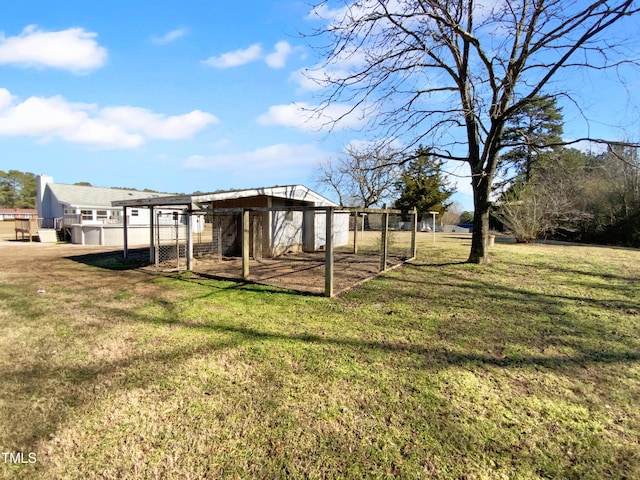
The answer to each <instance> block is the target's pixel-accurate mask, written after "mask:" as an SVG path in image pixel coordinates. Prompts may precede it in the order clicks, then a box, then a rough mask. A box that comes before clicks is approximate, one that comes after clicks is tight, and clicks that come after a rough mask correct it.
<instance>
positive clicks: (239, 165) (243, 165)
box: [184, 144, 327, 181]
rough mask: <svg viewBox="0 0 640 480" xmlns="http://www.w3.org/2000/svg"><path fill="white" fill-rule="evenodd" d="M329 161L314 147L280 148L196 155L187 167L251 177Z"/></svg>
mask: <svg viewBox="0 0 640 480" xmlns="http://www.w3.org/2000/svg"><path fill="white" fill-rule="evenodd" d="M326 157H327V153H326V152H323V151H322V150H320V149H318V148H317V147H316V146H315V145H313V144H305V145H287V144H276V145H270V146H268V147H262V148H258V149H256V150H252V151H248V152H238V153H225V154H218V155H212V156H204V155H192V156H191V157H189V158H187V160H186V161H185V162H184V167H186V168H192V169H203V170H213V169H223V170H228V171H235V172H237V171H242V172H245V174H247V175H251V174H254V175H260V177H256V181H260V180H261V178H262V176H263V175H265V174H273V175H279V174H280V172H282V171H283V170H291V169H294V170H304V169H307V168H310V167H313V165H316V164H317V163H318V162H319V161H320V160H322V159H324V158H326Z"/></svg>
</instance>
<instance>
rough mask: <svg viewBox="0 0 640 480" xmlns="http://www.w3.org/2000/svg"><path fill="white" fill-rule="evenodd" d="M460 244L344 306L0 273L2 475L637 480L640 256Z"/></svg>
mask: <svg viewBox="0 0 640 480" xmlns="http://www.w3.org/2000/svg"><path fill="white" fill-rule="evenodd" d="M459 237H460V236H458V237H457V236H455V235H451V236H448V237H447V236H441V237H440V238H439V241H438V244H437V245H435V246H433V245H431V244H430V243H429V241H426V243H425V244H423V245H420V251H419V256H418V258H417V260H416V261H415V262H414V263H413V264H411V265H407V266H406V267H404V268H401V269H398V270H395V271H392V272H389V273H388V274H387V275H386V276H384V277H381V278H378V279H375V280H372V281H370V282H368V283H366V284H364V285H362V286H360V287H358V288H356V289H354V290H352V291H350V292H349V293H347V294H344V295H343V296H341V297H339V298H334V299H327V298H322V297H315V296H302V295H298V294H293V293H290V292H287V291H284V290H279V289H275V288H270V287H263V286H256V285H238V284H235V283H232V282H221V281H212V280H206V279H201V278H197V277H192V276H190V275H189V274H184V275H176V276H154V275H149V274H147V273H143V272H139V271H136V270H114V269H112V268H101V266H100V265H101V264H100V262H94V263H93V264H88V263H87V262H85V263H81V262H76V261H72V260H69V259H58V260H57V261H56V262H53V264H52V265H53V266H52V268H54V273H53V274H52V275H51V278H50V279H49V280H48V282H49V283H47V288H46V290H47V293H46V294H44V295H38V294H36V293H35V289H36V288H39V285H36V284H35V282H34V280H33V279H30V278H29V275H26V276H25V275H24V274H20V272H7V271H5V270H3V271H0V329H1V330H0V331H1V332H2V334H1V335H0V377H1V382H0V383H1V385H2V390H1V391H0V448H1V449H2V451H3V452H5V451H6V452H25V458H26V453H27V452H34V453H36V454H37V462H36V463H34V464H29V463H26V464H19V465H15V464H8V463H2V457H0V477H2V478H19V479H33V478H47V479H49V478H51V479H59V478H60V479H66V478H78V479H85V478H108V479H111V478H113V479H115V478H127V479H155V478H158V479H196V478H198V479H200V478H238V479H246V478H442V479H445V478H452V479H453V478H478V479H482V478H488V479H493V478H517V479H527V478H563V479H564V478H575V479H589V478H592V479H604V478H612V479H619V478H640V446H639V444H640V409H639V408H638V407H639V405H640V251H634V250H625V249H613V248H604V247H584V246H555V245H554V246H551V245H515V244H511V243H500V242H499V243H498V244H497V245H496V246H495V248H494V250H493V263H492V264H491V265H488V266H478V265H468V264H464V263H461V262H462V261H463V260H464V259H466V256H467V255H468V249H469V243H470V241H469V239H468V238H464V237H462V238H459ZM425 238H427V237H425ZM428 239H429V240H430V239H431V237H428ZM89 263H90V262H89ZM106 263H107V264H108V263H109V262H106ZM104 266H108V265H106V264H104V265H102V267H104ZM44 278H45V277H38V281H44Z"/></svg>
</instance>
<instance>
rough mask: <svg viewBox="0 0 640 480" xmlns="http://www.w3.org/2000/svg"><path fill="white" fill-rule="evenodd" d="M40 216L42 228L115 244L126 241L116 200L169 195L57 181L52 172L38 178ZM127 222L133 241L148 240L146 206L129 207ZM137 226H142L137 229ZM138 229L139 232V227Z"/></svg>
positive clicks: (78, 240)
mask: <svg viewBox="0 0 640 480" xmlns="http://www.w3.org/2000/svg"><path fill="white" fill-rule="evenodd" d="M36 187H37V197H36V200H37V207H38V217H39V218H41V219H42V228H43V229H55V230H56V231H57V232H59V235H60V236H61V237H63V238H67V239H70V240H71V242H72V243H78V244H82V245H85V244H88V245H116V246H122V245H123V243H124V239H123V235H122V223H123V218H122V215H123V209H122V207H118V206H113V202H114V201H116V200H130V199H137V198H149V197H162V196H169V195H170V194H167V193H150V192H140V191H136V190H122V189H118V188H101V187H90V186H83V185H67V184H64V183H54V181H53V178H52V177H50V176H49V175H40V176H39V177H37V178H36ZM127 217H128V218H127V222H128V223H129V225H131V226H132V237H131V240H130V241H131V242H132V243H145V242H146V241H148V240H147V238H146V236H145V235H146V234H147V233H146V231H147V227H148V225H149V223H150V222H149V211H148V210H147V209H130V210H129V211H128V212H127ZM136 226H138V227H141V228H138V229H136ZM137 230H139V232H138V233H139V235H136V231H137Z"/></svg>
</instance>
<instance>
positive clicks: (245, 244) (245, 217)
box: [242, 210, 251, 280]
mask: <svg viewBox="0 0 640 480" xmlns="http://www.w3.org/2000/svg"><path fill="white" fill-rule="evenodd" d="M250 213H251V212H250V211H249V210H243V211H242V278H244V279H245V280H246V279H248V278H249V243H250V239H251V237H250V235H249V233H250V230H251V228H250V226H251V224H250V222H249V214H250Z"/></svg>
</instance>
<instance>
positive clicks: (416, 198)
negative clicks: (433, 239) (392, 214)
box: [394, 146, 453, 219]
mask: <svg viewBox="0 0 640 480" xmlns="http://www.w3.org/2000/svg"><path fill="white" fill-rule="evenodd" d="M396 186H397V188H398V190H399V191H400V198H398V200H396V202H395V204H394V208H397V209H400V210H402V211H403V212H409V211H410V210H412V209H413V208H416V209H417V211H418V218H419V219H422V217H423V216H427V215H428V214H429V212H430V211H437V212H439V213H443V212H444V211H445V210H446V209H447V207H448V206H449V204H448V203H446V202H447V200H448V199H449V197H450V196H451V195H452V194H453V190H450V189H449V188H447V184H446V181H445V180H444V179H443V177H442V164H441V163H440V162H438V161H436V160H434V159H433V158H432V156H431V155H430V153H429V151H428V150H426V149H425V148H423V147H422V146H420V147H419V148H418V150H417V151H416V155H415V158H414V159H413V160H411V161H410V162H409V163H407V164H406V166H405V168H404V171H403V172H402V174H401V175H400V180H399V181H398V182H397V184H396Z"/></svg>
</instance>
